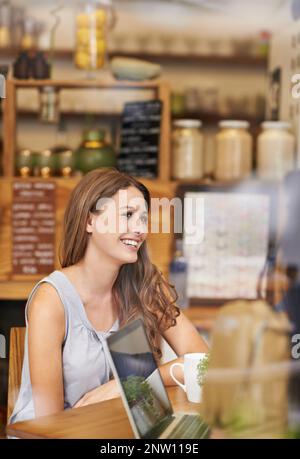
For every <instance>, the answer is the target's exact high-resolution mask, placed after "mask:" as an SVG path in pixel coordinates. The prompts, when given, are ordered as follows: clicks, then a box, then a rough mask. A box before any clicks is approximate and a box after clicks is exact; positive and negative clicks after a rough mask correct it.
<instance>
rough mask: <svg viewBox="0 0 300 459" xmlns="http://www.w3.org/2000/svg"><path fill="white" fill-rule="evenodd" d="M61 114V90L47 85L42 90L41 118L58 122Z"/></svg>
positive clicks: (49, 121) (47, 121)
mask: <svg viewBox="0 0 300 459" xmlns="http://www.w3.org/2000/svg"><path fill="white" fill-rule="evenodd" d="M59 115H60V113H59V92H58V90H57V88H54V87H52V86H45V87H44V88H42V89H41V91H40V120H41V121H43V122H45V123H57V122H58V121H59Z"/></svg>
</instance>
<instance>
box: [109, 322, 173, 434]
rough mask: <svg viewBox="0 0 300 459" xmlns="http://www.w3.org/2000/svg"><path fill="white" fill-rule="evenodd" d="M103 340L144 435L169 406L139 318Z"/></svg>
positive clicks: (166, 411) (160, 418)
mask: <svg viewBox="0 0 300 459" xmlns="http://www.w3.org/2000/svg"><path fill="white" fill-rule="evenodd" d="M107 344H108V348H109V350H110V355H111V358H112V360H113V363H114V366H115V369H116V372H117V374H118V377H119V379H120V382H121V385H122V388H123V391H124V395H125V398H126V400H127V403H128V406H129V409H130V412H131V415H132V418H133V420H134V422H135V425H136V428H137V430H138V432H139V434H140V437H141V438H146V437H147V434H149V432H150V431H153V430H154V429H155V428H156V426H159V425H160V424H161V422H162V421H163V420H164V419H165V418H167V417H169V416H170V415H172V413H173V410H172V406H171V404H170V401H169V398H168V395H167V392H166V389H165V387H164V384H163V381H162V378H161V375H160V372H159V370H158V367H157V364H156V362H155V359H154V357H153V354H152V350H151V347H150V344H149V341H148V338H147V335H146V332H145V329H144V325H143V322H142V321H141V320H140V319H139V320H136V321H134V322H132V323H131V324H129V325H127V326H126V327H124V328H123V329H121V330H120V331H118V332H116V333H115V334H113V335H111V336H110V337H109V338H107Z"/></svg>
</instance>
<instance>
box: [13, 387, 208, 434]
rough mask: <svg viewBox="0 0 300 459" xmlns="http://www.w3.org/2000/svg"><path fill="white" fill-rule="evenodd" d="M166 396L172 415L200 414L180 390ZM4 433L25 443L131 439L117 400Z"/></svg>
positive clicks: (22, 424)
mask: <svg viewBox="0 0 300 459" xmlns="http://www.w3.org/2000/svg"><path fill="white" fill-rule="evenodd" d="M168 394H169V397H170V401H171V403H172V405H173V409H174V411H175V412H178V411H180V412H186V413H199V409H200V408H201V405H198V404H194V403H189V402H188V401H187V399H186V395H185V393H184V392H183V391H182V389H180V388H179V387H170V388H168ZM6 433H7V435H9V436H12V437H19V438H26V439H33V438H36V439H38V438H40V439H42V438H46V439H54V438H56V439H63V438H69V439H70V438H73V439H75V438H80V439H82V438H93V439H101V438H102V439H118V438H120V439H128V438H131V439H132V438H134V435H133V432H132V429H131V427H130V424H129V421H128V417H127V415H126V412H125V408H124V405H123V403H122V400H121V398H120V397H118V398H115V399H113V400H108V401H105V402H101V403H96V404H94V405H88V406H84V407H82V408H76V409H72V410H66V411H62V412H61V413H58V414H54V415H51V416H43V417H40V418H37V419H34V420H32V421H24V422H17V423H15V424H11V425H8V426H7V427H6Z"/></svg>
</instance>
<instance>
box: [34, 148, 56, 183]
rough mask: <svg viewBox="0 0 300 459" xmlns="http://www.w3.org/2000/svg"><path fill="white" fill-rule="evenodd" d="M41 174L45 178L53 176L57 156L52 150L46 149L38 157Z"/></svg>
mask: <svg viewBox="0 0 300 459" xmlns="http://www.w3.org/2000/svg"><path fill="white" fill-rule="evenodd" d="M38 168H39V175H40V176H41V177H43V178H49V177H52V176H53V175H54V173H55V156H54V154H53V152H52V151H51V150H44V151H42V152H41V153H40V155H39V158H38Z"/></svg>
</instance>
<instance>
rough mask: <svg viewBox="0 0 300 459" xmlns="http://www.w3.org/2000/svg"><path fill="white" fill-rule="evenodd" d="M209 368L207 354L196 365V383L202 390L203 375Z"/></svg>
mask: <svg viewBox="0 0 300 459" xmlns="http://www.w3.org/2000/svg"><path fill="white" fill-rule="evenodd" d="M208 366H209V354H206V355H205V357H203V359H201V360H200V361H199V363H198V365H197V382H198V384H199V386H200V387H201V388H202V387H203V384H204V380H205V375H206V372H207V370H208Z"/></svg>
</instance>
